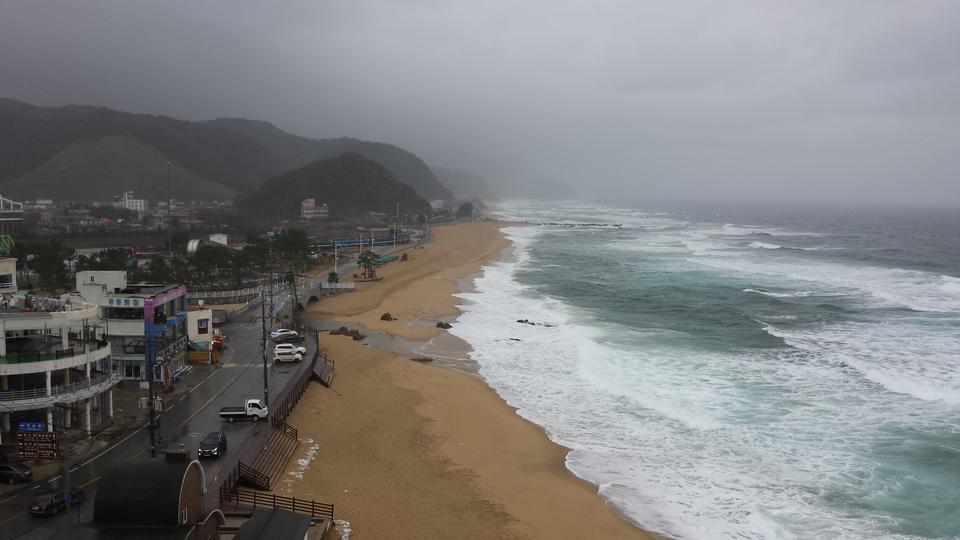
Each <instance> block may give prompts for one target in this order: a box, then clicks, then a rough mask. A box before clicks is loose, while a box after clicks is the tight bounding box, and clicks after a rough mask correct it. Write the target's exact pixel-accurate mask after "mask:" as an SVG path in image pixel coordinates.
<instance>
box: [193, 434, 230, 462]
mask: <svg viewBox="0 0 960 540" xmlns="http://www.w3.org/2000/svg"><path fill="white" fill-rule="evenodd" d="M226 453H227V436H226V435H224V434H223V432H222V431H214V432H213V433H208V434H207V436H206V437H204V438H203V440H202V441H200V448H197V457H198V458H204V457H220V456H222V455H224V454H226Z"/></svg>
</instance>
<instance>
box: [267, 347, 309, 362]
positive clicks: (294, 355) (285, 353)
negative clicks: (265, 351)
mask: <svg viewBox="0 0 960 540" xmlns="http://www.w3.org/2000/svg"><path fill="white" fill-rule="evenodd" d="M301 360H303V354H301V353H300V351H297V350H288V349H279V350H275V351H273V361H274V362H299V361H301Z"/></svg>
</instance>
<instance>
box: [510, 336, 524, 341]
mask: <svg viewBox="0 0 960 540" xmlns="http://www.w3.org/2000/svg"><path fill="white" fill-rule="evenodd" d="M510 341H523V340H522V339H519V338H515V337H512V338H510Z"/></svg>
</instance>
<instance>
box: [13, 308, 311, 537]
mask: <svg viewBox="0 0 960 540" xmlns="http://www.w3.org/2000/svg"><path fill="white" fill-rule="evenodd" d="M288 304H289V303H288ZM259 315H260V308H259V305H254V306H252V307H251V308H249V309H248V310H246V311H245V312H243V313H241V314H237V315H235V316H234V321H235V322H231V323H228V324H226V325H224V327H223V331H224V334H225V335H226V338H227V339H226V341H227V349H226V350H225V351H224V353H223V355H222V357H221V362H220V365H219V367H217V368H211V369H209V370H204V371H206V373H205V374H204V373H198V372H194V373H193V374H191V376H190V377H188V378H187V379H185V380H183V381H181V382H180V383H178V384H195V386H194V387H193V388H191V389H190V390H189V391H188V392H185V393H183V394H182V395H181V396H179V397H177V398H174V399H175V401H173V402H172V403H166V404H165V407H164V411H163V413H162V414H161V415H160V435H161V437H162V444H159V445H158V446H159V447H160V448H179V447H180V445H181V444H182V445H183V448H185V449H186V450H188V451H190V452H196V448H197V445H198V444H199V442H200V439H202V438H203V436H204V435H205V434H206V433H208V432H211V431H223V432H224V433H225V434H226V436H227V443H228V450H227V457H226V458H222V460H221V459H214V460H204V461H203V467H204V471H205V475H206V479H207V488H208V489H216V488H217V487H218V486H219V485H220V483H221V482H222V475H223V474H225V471H224V470H223V467H224V462H230V459H229V456H230V452H231V451H232V450H235V449H237V448H239V447H240V445H241V444H242V443H243V441H244V440H245V438H246V437H247V436H248V435H249V434H250V432H251V430H252V429H253V428H254V427H255V426H256V427H262V422H258V423H254V422H236V423H227V422H225V421H222V420H221V419H220V417H219V414H218V413H219V410H220V407H222V406H226V405H242V404H243V402H244V400H245V399H248V398H262V397H263V363H262V356H261V344H260V336H261V330H260V328H261V324H260V320H259ZM308 341H309V340H308ZM268 345H269V344H268ZM307 347H308V348H309V350H308V354H310V355H312V354H313V345H311V344H307ZM268 361H269V362H268V375H269V376H268V378H269V387H270V395H271V396H276V395H278V394H279V392H280V390H281V389H282V388H283V386H284V385H285V384H286V383H287V381H288V380H289V379H290V378H291V376H292V375H293V374H294V373H295V372H297V371H298V368H299V364H278V365H273V362H272V359H269V358H268ZM197 371H200V370H197ZM201 377H202V379H201ZM149 451H150V440H149V432H148V430H147V429H146V427H142V428H140V429H138V430H136V431H134V432H133V433H131V434H130V435H128V436H127V437H126V438H125V439H123V440H121V441H120V442H118V443H117V444H115V445H114V446H112V447H109V448H108V449H106V450H104V451H103V452H101V453H100V454H97V455H96V456H94V457H92V458H90V459H87V460H85V461H82V462H80V463H77V464H76V465H74V467H73V468H71V473H70V483H71V485H72V486H82V485H85V484H87V485H89V487H88V488H87V489H86V493H87V500H86V502H84V503H83V504H81V505H80V507H79V519H80V521H81V522H87V521H89V520H90V519H91V518H92V513H93V499H94V497H95V493H96V485H95V482H96V480H97V479H98V478H99V477H100V476H101V475H102V474H103V472H104V471H105V470H106V469H107V468H109V466H110V465H111V464H113V463H115V462H117V461H119V460H122V459H126V458H130V457H142V456H148V455H149ZM226 472H228V471H226ZM62 488H63V479H62V478H61V477H60V476H57V477H55V478H53V479H50V480H48V481H40V482H34V483H33V484H31V485H27V486H25V487H24V488H22V489H18V490H16V491H15V492H12V493H10V494H7V495H6V496H4V498H3V499H0V539H4V540H5V539H8V538H23V539H30V540H32V539H38V540H39V539H46V538H49V537H50V536H52V535H53V534H54V533H55V532H56V531H57V530H58V529H60V528H62V527H66V526H68V525H69V524H70V523H76V522H77V519H78V518H77V512H76V511H75V512H74V513H71V515H70V516H69V517H65V516H64V515H63V514H61V515H59V516H53V517H49V518H36V517H33V516H30V515H28V514H27V513H26V510H27V506H28V505H29V503H30V501H31V500H32V499H33V498H34V497H36V496H37V495H39V494H42V493H47V492H54V491H57V490H59V489H62Z"/></svg>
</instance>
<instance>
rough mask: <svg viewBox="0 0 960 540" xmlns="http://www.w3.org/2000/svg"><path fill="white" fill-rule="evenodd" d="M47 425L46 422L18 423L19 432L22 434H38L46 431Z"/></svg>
mask: <svg viewBox="0 0 960 540" xmlns="http://www.w3.org/2000/svg"><path fill="white" fill-rule="evenodd" d="M46 430H47V423H46V422H18V423H17V431H22V432H37V431H46Z"/></svg>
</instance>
